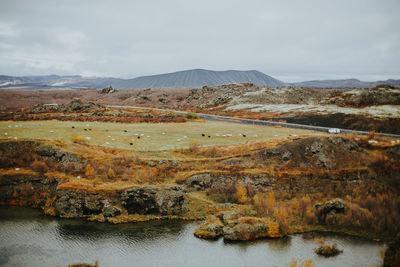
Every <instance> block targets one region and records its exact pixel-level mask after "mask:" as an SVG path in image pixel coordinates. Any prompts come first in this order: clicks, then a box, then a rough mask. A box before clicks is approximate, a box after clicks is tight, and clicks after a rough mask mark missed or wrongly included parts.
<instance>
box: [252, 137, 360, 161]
mask: <svg viewBox="0 0 400 267" xmlns="http://www.w3.org/2000/svg"><path fill="white" fill-rule="evenodd" d="M351 152H355V153H356V152H362V150H361V148H360V147H359V146H358V145H357V144H356V143H355V142H353V141H351V140H349V139H347V138H344V137H340V136H329V137H308V138H301V139H297V140H294V141H292V142H290V143H285V144H283V145H280V146H278V147H276V148H269V149H264V150H261V151H258V152H256V153H255V155H256V156H257V157H259V158H261V159H262V160H268V159H271V158H276V159H278V160H279V161H282V162H288V161H291V162H290V164H292V165H293V164H294V165H296V166H299V165H300V164H305V165H306V166H309V167H312V166H313V165H317V166H318V167H321V168H328V169H332V168H335V167H340V166H341V165H344V164H345V163H346V162H347V159H345V158H344V157H343V156H344V155H351V154H350V153H351ZM293 167H295V166H293Z"/></svg>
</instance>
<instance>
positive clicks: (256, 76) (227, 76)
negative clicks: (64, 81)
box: [112, 69, 285, 89]
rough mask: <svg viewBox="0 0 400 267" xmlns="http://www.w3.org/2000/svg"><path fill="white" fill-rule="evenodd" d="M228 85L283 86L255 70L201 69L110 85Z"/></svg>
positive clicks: (144, 77)
mask: <svg viewBox="0 0 400 267" xmlns="http://www.w3.org/2000/svg"><path fill="white" fill-rule="evenodd" d="M230 83H253V84H255V85H261V86H262V85H263V86H271V87H275V86H284V85H285V83H284V82H281V81H279V80H277V79H275V78H272V77H271V76H268V75H266V74H264V73H262V72H259V71H256V70H250V71H237V70H227V71H212V70H203V69H194V70H185V71H178V72H172V73H165V74H159V75H151V76H142V77H137V78H134V79H129V80H119V81H117V82H116V83H114V84H112V86H113V87H115V88H120V89H127V88H160V87H201V86H203V85H208V86H216V85H223V84H230Z"/></svg>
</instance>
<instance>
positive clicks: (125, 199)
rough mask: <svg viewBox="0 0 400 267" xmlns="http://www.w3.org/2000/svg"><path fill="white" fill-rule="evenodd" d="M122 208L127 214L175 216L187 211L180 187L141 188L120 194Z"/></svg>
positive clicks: (182, 190)
mask: <svg viewBox="0 0 400 267" xmlns="http://www.w3.org/2000/svg"><path fill="white" fill-rule="evenodd" d="M121 200H122V205H123V207H124V208H125V209H126V210H127V211H128V214H145V215H148V214H157V215H177V214H180V213H182V212H185V211H186V210H187V203H188V201H187V199H186V197H185V194H184V189H183V187H182V186H166V187H157V186H143V187H136V188H131V189H128V190H125V191H123V192H122V193H121Z"/></svg>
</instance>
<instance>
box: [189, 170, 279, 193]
mask: <svg viewBox="0 0 400 267" xmlns="http://www.w3.org/2000/svg"><path fill="white" fill-rule="evenodd" d="M238 182H242V183H245V184H251V185H252V186H253V187H254V188H255V189H257V188H259V189H261V188H262V187H268V186H271V185H273V184H274V183H275V182H276V178H274V177H270V176H268V175H267V174H257V175H250V174H219V173H218V174H217V173H203V174H196V175H193V176H190V177H189V178H188V179H187V180H186V181H185V185H186V187H187V188H188V189H190V190H204V189H207V188H213V187H215V186H223V185H230V184H236V183H238Z"/></svg>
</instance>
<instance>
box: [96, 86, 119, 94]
mask: <svg viewBox="0 0 400 267" xmlns="http://www.w3.org/2000/svg"><path fill="white" fill-rule="evenodd" d="M116 91H117V90H115V89H114V88H113V87H112V86H111V85H110V86H107V87H104V88H103V89H101V91H100V93H101V94H112V93H115V92H116Z"/></svg>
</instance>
